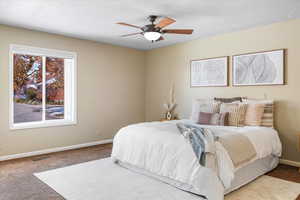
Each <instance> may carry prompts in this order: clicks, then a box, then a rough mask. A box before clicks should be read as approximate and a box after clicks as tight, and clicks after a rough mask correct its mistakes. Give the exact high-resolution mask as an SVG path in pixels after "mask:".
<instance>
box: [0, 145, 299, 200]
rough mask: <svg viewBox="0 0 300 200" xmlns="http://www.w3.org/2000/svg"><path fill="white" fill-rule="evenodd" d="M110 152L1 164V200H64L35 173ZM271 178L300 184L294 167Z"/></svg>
mask: <svg viewBox="0 0 300 200" xmlns="http://www.w3.org/2000/svg"><path fill="white" fill-rule="evenodd" d="M111 148H112V145H111V144H106V145H98V146H93V147H88V148H83V149H78V150H71V151H64V152H59V153H52V154H48V155H42V156H35V157H30V158H23V159H17V160H11V161H4V162H0V200H63V199H64V198H63V197H61V196H60V195H59V194H57V193H56V192H55V191H54V190H52V189H51V188H50V187H48V186H47V185H46V184H44V183H43V182H41V181H40V180H39V179H37V178H36V177H35V176H34V175H33V173H36V172H42V171H46V170H50V169H55V168H59V167H64V166H68V165H73V164H77V163H82V162H87V161H91V160H95V159H100V158H105V157H109V156H110V153H111ZM268 175H270V176H273V177H277V178H281V179H285V180H288V181H294V182H298V183H300V173H299V172H298V169H297V168H294V167H290V166H286V165H279V166H278V167H277V168H276V169H275V170H273V171H272V172H270V173H269V174H268ZM298 199H299V200H300V197H299V198H298ZM298 199H297V200H298Z"/></svg>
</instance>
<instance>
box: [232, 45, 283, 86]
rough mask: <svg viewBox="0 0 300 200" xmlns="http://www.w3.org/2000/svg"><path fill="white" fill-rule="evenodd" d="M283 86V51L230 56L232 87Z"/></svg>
mask: <svg viewBox="0 0 300 200" xmlns="http://www.w3.org/2000/svg"><path fill="white" fill-rule="evenodd" d="M284 84H285V49H276V50H270V51H261V52H254V53H246V54H240V55H234V56H232V85H233V86H266V85H284Z"/></svg>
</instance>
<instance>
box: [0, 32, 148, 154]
mask: <svg viewBox="0 0 300 200" xmlns="http://www.w3.org/2000/svg"><path fill="white" fill-rule="evenodd" d="M9 44H20V45H30V46H35V47H42V48H52V49H61V50H67V51H74V52H77V54H78V124H77V125H76V126H64V127H54V128H40V129H26V130H15V131H11V130H9V124H8V117H9V109H8V105H9V101H8V100H9V98H8V85H9V84H8V82H9V81H8V77H9V76H8V69H9V67H8V60H9V56H8V54H9ZM0 49H1V51H0V95H1V98H0V156H2V155H9V154H16V153H22V152H30V151H36V150H41V149H47V148H53V147H61V146H68V145H74V144H80V143H86V142H92V141H97V140H102V139H110V138H112V137H113V135H114V134H115V133H116V131H117V130H118V129H119V128H120V127H122V126H124V125H127V124H130V123H135V122H141V121H143V120H144V116H145V113H144V107H145V92H144V73H145V70H144V60H145V58H144V56H145V52H143V51H138V50H133V49H129V48H123V47H116V46H112V45H106V44H101V43H96V42H90V41H85V40H79V39H72V38H68V37H63V36H58V35H53V34H47V33H41V32H36V31H29V30H25V29H17V28H11V27H7V26H0Z"/></svg>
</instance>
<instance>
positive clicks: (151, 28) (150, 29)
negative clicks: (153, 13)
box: [142, 24, 161, 32]
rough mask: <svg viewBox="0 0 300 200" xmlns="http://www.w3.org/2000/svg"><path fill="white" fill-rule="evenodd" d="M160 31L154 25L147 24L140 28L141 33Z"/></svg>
mask: <svg viewBox="0 0 300 200" xmlns="http://www.w3.org/2000/svg"><path fill="white" fill-rule="evenodd" d="M160 30H161V29H160V28H159V27H155V25H154V24H148V25H146V26H143V27H142V31H143V32H160Z"/></svg>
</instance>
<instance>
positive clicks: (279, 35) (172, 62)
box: [146, 20, 300, 161]
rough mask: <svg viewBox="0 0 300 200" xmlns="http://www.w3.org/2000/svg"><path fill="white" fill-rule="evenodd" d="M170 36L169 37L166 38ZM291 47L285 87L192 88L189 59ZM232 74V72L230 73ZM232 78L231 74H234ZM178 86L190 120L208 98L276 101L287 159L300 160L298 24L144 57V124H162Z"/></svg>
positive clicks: (181, 107)
mask: <svg viewBox="0 0 300 200" xmlns="http://www.w3.org/2000/svg"><path fill="white" fill-rule="evenodd" d="M166 37H167V36H166ZM281 48H286V49H287V66H286V79H287V85H284V86H267V87H266V86H256V87H253V86H251V87H232V86H230V87H226V88H224V87H205V88H190V87H189V61H190V60H191V59H200V58H210V57H218V56H231V55H235V54H241V53H248V52H255V51H263V50H272V49H281ZM229 71H231V69H230V70H229ZM230 80H232V78H231V74H230ZM172 83H174V84H175V87H176V98H177V102H178V109H177V111H178V113H179V114H180V116H181V117H182V118H187V117H189V114H190V112H191V105H192V100H193V99H195V98H206V97H215V96H218V97H232V96H248V97H255V98H264V95H266V96H267V97H268V98H269V99H274V100H276V101H277V105H276V127H277V129H278V131H279V133H280V138H281V140H282V143H283V158H285V159H289V160H294V161H300V152H299V150H298V143H299V142H298V141H299V139H298V135H297V134H299V133H300V90H299V87H300V20H293V21H288V22H284V23H277V24H272V25H268V26H264V27H258V28H254V29H249V30H246V31H240V32H234V33H229V34H224V35H221V36H216V37H211V38H207V39H199V40H194V41H191V42H187V43H183V44H177V45H174V46H170V47H165V48H160V49H155V50H151V51H148V52H147V53H146V120H158V119H159V118H160V117H161V114H162V113H163V108H162V106H161V105H162V103H163V102H164V101H165V100H166V99H167V98H168V92H169V88H170V86H171V84H172Z"/></svg>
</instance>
